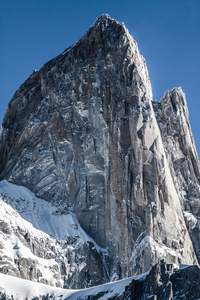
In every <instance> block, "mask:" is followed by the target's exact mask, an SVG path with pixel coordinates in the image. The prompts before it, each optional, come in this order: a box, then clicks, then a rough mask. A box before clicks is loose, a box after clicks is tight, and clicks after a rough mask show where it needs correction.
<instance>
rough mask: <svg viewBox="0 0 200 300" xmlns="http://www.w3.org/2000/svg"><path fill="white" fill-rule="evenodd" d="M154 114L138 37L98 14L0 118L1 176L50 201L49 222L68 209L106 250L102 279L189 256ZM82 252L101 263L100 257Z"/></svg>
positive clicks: (66, 217) (192, 258) (67, 216)
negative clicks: (85, 29)
mask: <svg viewBox="0 0 200 300" xmlns="http://www.w3.org/2000/svg"><path fill="white" fill-rule="evenodd" d="M179 105H181V103H179ZM155 112H156V114H155ZM158 115H159V114H158V113H157V111H156V109H155V107H153V106H152V90H151V84H150V80H149V76H148V71H147V67H146V63H145V60H144V58H143V57H142V56H141V55H140V53H139V50H138V47H137V43H136V42H135V41H134V40H133V38H132V37H131V36H130V34H129V33H128V31H127V29H126V28H125V26H124V24H122V23H118V22H116V21H115V20H113V19H111V18H110V17H109V16H107V15H103V16H102V17H101V18H99V19H98V20H97V21H96V22H95V24H94V25H93V26H92V27H91V28H90V29H89V30H88V31H87V32H86V34H85V35H84V36H83V37H82V39H81V40H80V41H78V42H77V43H76V44H75V45H73V46H72V47H71V48H70V49H67V50H66V51H64V52H63V53H62V54H61V55H59V56H58V57H56V58H55V59H53V60H51V61H50V62H48V63H47V64H45V65H44V67H43V68H42V69H41V70H40V71H38V72H34V73H33V74H32V75H31V76H30V78H29V79H28V80H27V81H26V82H25V83H24V84H23V85H22V86H21V87H20V89H19V90H18V91H17V92H16V94H15V95H14V97H13V99H12V100H11V102H10V103H9V106H8V108H7V111H6V115H5V117H4V121H3V124H2V131H1V142H0V167H1V170H0V174H1V175H0V176H1V178H2V179H7V180H9V181H10V182H13V183H15V184H18V185H23V186H26V187H27V188H29V189H30V190H31V191H32V192H34V193H35V195H36V196H37V197H39V198H43V199H45V200H46V201H48V202H50V203H51V204H52V205H54V206H55V207H56V213H57V214H58V215H60V216H61V218H60V219H59V221H58V219H57V218H56V217H55V216H54V213H52V211H51V206H49V207H48V210H49V211H50V212H51V213H50V214H48V218H49V219H50V220H51V221H52V222H55V223H56V222H58V223H59V224H60V220H63V222H67V224H69V223H70V222H75V221H74V220H75V219H74V217H75V216H76V218H77V220H78V222H79V224H80V226H81V227H82V228H83V229H84V231H85V232H86V233H87V234H88V235H89V236H90V237H91V238H92V239H93V240H95V242H96V243H97V244H98V245H100V246H101V247H102V248H106V249H107V250H108V257H109V259H108V260H107V261H108V273H109V276H110V278H124V277H127V276H132V275H133V274H137V273H141V272H144V271H146V270H148V269H149V268H150V266H151V265H152V264H155V263H156V262H157V261H158V260H159V259H160V258H162V257H164V258H165V259H166V260H167V262H174V263H177V262H180V263H187V264H193V263H196V262H197V259H196V254H195V251H194V248H193V244H192V242H191V239H190V236H189V234H188V230H187V227H186V223H185V219H184V216H183V207H182V202H181V201H180V195H179V191H178V190H177V188H176V187H175V177H174V173H173V172H172V171H171V165H170V160H169V156H168V155H167V154H166V149H167V148H166V149H165V146H166V144H165V143H164V142H163V137H162V135H163V132H162V130H161V129H160V123H159V126H158V122H157V117H158ZM185 120H186V123H187V122H188V121H187V118H185ZM184 124H185V123H184ZM176 129H177V130H179V127H177V128H176ZM188 141H189V140H188V139H186V141H185V142H188ZM179 152H180V153H181V150H180V149H179ZM180 153H179V154H180ZM181 155H185V154H184V153H183V154H181ZM194 160H195V158H194ZM194 160H193V161H194ZM196 168H197V167H196ZM196 172H197V171H196ZM36 202H37V201H36ZM31 203H32V202H31ZM34 203H35V202H34ZM31 205H33V204H31ZM34 205H36V206H35V207H36V211H37V207H38V206H37V204H34ZM41 205H44V204H41ZM46 205H47V204H46ZM48 205H49V204H48ZM27 206H28V205H27ZM44 206H45V205H44ZM45 207H47V206H45ZM45 214H46V212H45ZM52 214H53V215H52ZM24 217H25V215H24ZM38 218H39V217H33V219H34V222H35V224H36V227H37V222H38V221H39V219H38ZM41 219H45V218H44V217H43V215H41ZM42 224H43V223H42ZM56 224H57V223H56ZM70 224H71V223H70ZM42 226H43V230H47V229H48V230H49V231H48V230H47V231H48V232H50V229H51V234H53V235H57V234H58V235H61V236H63V234H65V233H64V232H65V230H64V232H63V230H61V229H59V230H60V231H59V230H57V228H56V226H54V227H53V228H52V223H48V222H47V223H45V222H44V224H43V225H42ZM48 226H49V227H50V228H47V227H48ZM59 228H60V227H59ZM79 228H80V227H79ZM70 230H71V229H70ZM67 234H70V231H68V233H67ZM72 234H73V232H72ZM80 235H81V238H82V234H81V233H80ZM93 244H94V242H93ZM138 247H139V248H138ZM138 249H140V251H138ZM196 249H197V248H196ZM88 253H89V252H88ZM101 253H102V252H101ZM87 257H88V259H89V261H90V262H91V263H92V264H93V267H94V269H95V270H98V272H99V268H100V267H99V266H100V265H101V262H102V261H101V260H99V256H96V257H95V258H94V260H93V258H92V257H90V254H88V255H87ZM104 270H105V269H104ZM90 272H92V267H91V268H90ZM100 272H103V271H102V269H101V268H100ZM87 276H88V282H90V279H89V278H90V276H89V275H88V274H87V272H86V277H87ZM99 278H100V279H99V283H100V282H101V280H103V281H104V280H107V279H108V276H107V277H103V276H99Z"/></svg>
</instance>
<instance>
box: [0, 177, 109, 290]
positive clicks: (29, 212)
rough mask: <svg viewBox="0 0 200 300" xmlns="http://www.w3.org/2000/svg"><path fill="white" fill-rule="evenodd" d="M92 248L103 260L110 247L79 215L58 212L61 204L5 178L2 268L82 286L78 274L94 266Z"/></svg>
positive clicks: (0, 195) (0, 215) (0, 214)
mask: <svg viewBox="0 0 200 300" xmlns="http://www.w3.org/2000/svg"><path fill="white" fill-rule="evenodd" d="M6 202H7V203H6ZM11 205H12V207H11ZM89 248H91V251H90V252H91V255H92V253H95V255H99V256H100V257H102V263H103V258H104V256H105V255H106V253H107V252H106V250H105V249H102V248H100V247H99V246H98V245H97V244H96V243H95V242H94V241H93V240H92V239H91V238H90V237H89V236H88V235H87V234H86V233H85V232H84V230H83V229H82V228H81V226H80V225H79V223H78V221H77V220H76V218H75V216H74V215H73V214H71V213H68V214H66V215H57V214H56V208H55V207H53V206H52V205H51V204H50V203H47V202H46V201H44V200H42V199H39V198H37V197H36V196H35V195H34V194H33V193H32V192H30V191H29V190H28V189H27V188H25V187H22V186H17V185H14V184H11V183H8V182H7V181H6V180H4V181H2V182H0V255H1V260H0V272H1V273H5V274H10V275H14V276H19V277H22V278H25V279H29V280H35V281H38V282H43V283H47V284H50V285H54V286H60V287H71V286H72V287H76V279H77V278H78V276H79V275H78V274H79V273H83V274H84V272H86V270H87V268H88V266H87V262H86V260H87V255H86V254H85V252H86V253H87V251H88V250H89ZM76 273H77V275H76Z"/></svg>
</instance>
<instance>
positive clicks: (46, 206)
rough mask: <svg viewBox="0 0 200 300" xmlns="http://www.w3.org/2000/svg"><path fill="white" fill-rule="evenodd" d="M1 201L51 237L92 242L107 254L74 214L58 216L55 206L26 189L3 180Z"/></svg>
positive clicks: (0, 191)
mask: <svg viewBox="0 0 200 300" xmlns="http://www.w3.org/2000/svg"><path fill="white" fill-rule="evenodd" d="M0 199H3V200H4V201H5V202H6V203H8V204H9V205H11V206H12V207H13V209H15V210H16V211H17V212H18V213H19V214H20V216H21V217H22V218H23V219H25V220H26V221H28V222H30V223H31V224H32V225H33V227H35V228H36V229H39V230H41V231H43V232H45V233H47V234H48V235H49V236H51V237H54V238H59V239H61V240H63V239H65V238H66V237H68V236H69V237H76V238H78V242H79V243H87V242H88V241H91V242H92V243H93V244H94V245H95V247H96V248H97V250H98V251H103V252H105V249H102V248H101V247H99V246H98V245H97V244H96V243H95V241H94V240H93V239H91V238H90V237H89V236H88V235H87V234H86V232H85V231H84V230H83V229H82V227H81V226H80V224H79V223H78V221H77V219H76V217H75V215H74V214H73V213H68V214H63V215H60V214H59V215H58V214H57V213H56V209H57V208H56V207H55V206H53V205H52V204H51V203H49V202H47V201H45V200H43V199H40V198H37V197H36V196H35V194H34V193H32V192H31V191H30V190H29V189H27V188H26V187H23V186H18V185H16V184H12V183H10V182H8V181H6V180H3V181H1V182H0Z"/></svg>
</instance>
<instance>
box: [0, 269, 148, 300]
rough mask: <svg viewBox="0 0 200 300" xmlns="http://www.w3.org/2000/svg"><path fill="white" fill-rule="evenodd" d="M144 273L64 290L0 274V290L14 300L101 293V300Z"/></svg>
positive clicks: (118, 292) (75, 297)
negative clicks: (98, 284)
mask: <svg viewBox="0 0 200 300" xmlns="http://www.w3.org/2000/svg"><path fill="white" fill-rule="evenodd" d="M147 274H148V273H145V274H143V275H140V276H135V277H132V278H128V279H124V280H120V281H115V282H111V283H107V284H103V285H100V286H96V287H92V288H89V289H84V290H66V289H61V288H55V287H51V286H48V285H45V284H42V283H37V282H33V281H29V280H24V279H19V278H16V277H13V276H9V275H5V274H0V292H1V293H2V294H4V293H5V295H6V296H8V297H13V299H14V300H24V299H27V300H29V299H30V300H31V299H33V298H35V297H38V298H40V297H41V298H42V296H44V295H45V296H46V295H48V297H49V298H50V297H51V298H53V299H59V300H64V299H70V300H76V299H80V300H81V299H85V297H87V296H91V295H93V296H95V295H97V294H99V293H102V297H101V298H99V299H101V300H103V299H108V298H110V297H113V296H114V295H121V294H122V293H123V292H124V290H125V287H126V286H127V285H129V284H130V282H131V281H132V280H133V279H141V280H143V279H145V277H146V275H147Z"/></svg>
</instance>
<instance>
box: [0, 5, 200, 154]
mask: <svg viewBox="0 0 200 300" xmlns="http://www.w3.org/2000/svg"><path fill="white" fill-rule="evenodd" d="M103 13H108V14H109V15H110V16H111V17H112V18H115V19H117V20H118V21H120V22H124V23H125V25H126V27H127V28H128V29H129V32H130V33H131V35H132V36H133V37H134V39H135V40H136V41H137V43H138V45H139V50H140V53H141V54H142V55H143V56H144V57H145V59H146V61H147V66H148V70H149V73H150V78H151V83H152V88H153V94H154V99H157V100H160V98H161V97H162V96H163V93H164V92H165V91H166V90H168V89H172V88H173V87H178V86H181V87H182V89H183V91H184V92H185V94H186V99H187V103H188V108H189V113H190V123H191V126H192V130H193V134H194V138H195V142H196V146H197V149H198V153H199V154H200V133H199V132H200V101H199V100H200V99H199V98H200V92H199V86H200V81H199V80H200V0H166V1H162V0H127V1H126V0H123V1H122V0H115V1H114V0H110V1H109V0H107V1H105V0H98V1H95V0H19V1H16V0H0V91H1V93H0V123H1V122H2V119H3V115H4V112H5V109H6V106H7V104H8V102H9V101H10V100H11V98H12V96H13V94H14V92H15V91H16V90H17V89H18V88H19V86H20V85H21V84H22V83H23V82H24V81H25V80H26V79H27V77H28V76H29V75H30V74H31V73H32V72H33V70H34V69H40V68H41V67H42V66H43V64H44V63H45V62H47V61H48V60H50V59H51V58H53V57H55V56H57V55H58V54H60V53H61V52H62V51H63V50H64V49H65V48H67V47H69V46H70V45H71V44H73V43H74V42H76V41H77V40H79V38H81V36H82V35H83V34H84V33H85V31H86V30H87V29H88V27H90V26H91V25H92V24H93V23H94V22H95V20H96V17H99V16H100V15H101V14H103Z"/></svg>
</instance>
